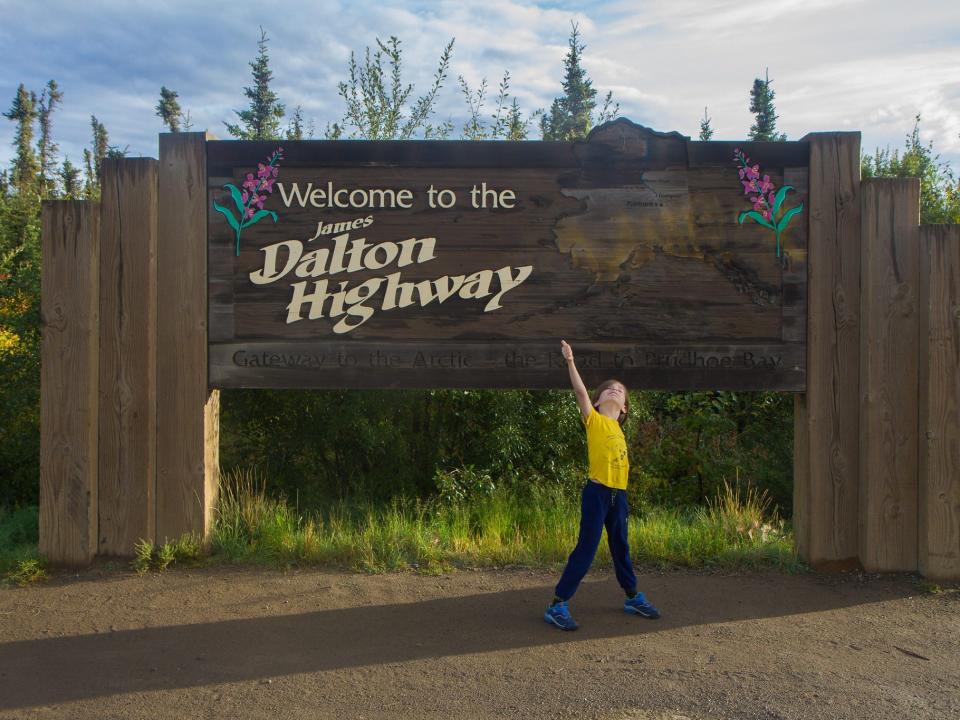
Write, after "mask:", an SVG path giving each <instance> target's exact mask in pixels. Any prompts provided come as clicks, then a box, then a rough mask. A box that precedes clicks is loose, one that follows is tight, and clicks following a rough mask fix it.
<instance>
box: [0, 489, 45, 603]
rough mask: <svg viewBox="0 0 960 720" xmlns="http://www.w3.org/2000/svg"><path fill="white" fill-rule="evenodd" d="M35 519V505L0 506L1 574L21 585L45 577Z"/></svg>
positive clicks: (36, 516) (36, 512)
mask: <svg viewBox="0 0 960 720" xmlns="http://www.w3.org/2000/svg"><path fill="white" fill-rule="evenodd" d="M38 522H39V513H38V511H37V507H36V506H35V505H33V506H28V507H23V508H17V509H14V510H10V509H5V508H2V507H0V576H3V577H4V578H6V579H7V580H9V581H10V582H13V583H16V584H17V585H20V586H25V585H30V584H31V583H35V582H39V581H41V580H44V579H46V578H47V570H46V564H45V563H44V561H43V559H42V558H41V557H40V555H39V553H38V548H37V539H38V537H39V525H38Z"/></svg>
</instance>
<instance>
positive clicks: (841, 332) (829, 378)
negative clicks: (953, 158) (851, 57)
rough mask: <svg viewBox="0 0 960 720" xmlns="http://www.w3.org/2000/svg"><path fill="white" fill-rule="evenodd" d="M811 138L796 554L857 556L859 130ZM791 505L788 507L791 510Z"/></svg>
mask: <svg viewBox="0 0 960 720" xmlns="http://www.w3.org/2000/svg"><path fill="white" fill-rule="evenodd" d="M805 139H806V140H808V141H809V143H810V191H809V198H810V205H809V211H810V216H809V245H808V251H807V252H808V256H807V268H808V270H807V273H808V279H809V281H808V285H807V298H808V300H807V343H808V344H807V385H806V398H805V399H804V400H803V401H800V402H798V403H797V405H796V413H797V417H796V422H795V424H794V426H795V432H796V437H795V440H794V447H795V451H794V452H795V453H805V454H806V457H798V456H796V455H795V460H794V467H795V478H796V473H807V474H808V476H807V477H805V478H796V479H795V483H794V513H795V523H796V525H797V527H798V528H802V529H801V531H800V532H801V536H802V537H804V538H805V540H804V541H803V542H802V544H801V546H802V547H804V549H805V554H804V555H803V557H804V559H806V560H807V561H808V562H810V563H811V564H813V565H814V566H820V567H844V566H847V565H850V564H854V563H856V558H857V552H858V537H859V535H858V524H857V523H858V512H857V505H858V489H857V484H858V476H859V470H858V465H859V432H860V423H859V409H860V402H859V372H860V360H859V354H860V322H859V313H860V307H859V305H860V302H859V297H860V133H815V134H811V135H808V136H807V137H806V138H805ZM798 512H799V513H800V514H799V515H796V513H798Z"/></svg>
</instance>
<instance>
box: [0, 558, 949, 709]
mask: <svg viewBox="0 0 960 720" xmlns="http://www.w3.org/2000/svg"><path fill="white" fill-rule="evenodd" d="M640 579H641V587H642V589H645V590H646V591H647V593H648V595H649V596H650V597H651V599H652V600H654V601H655V603H656V604H657V605H659V606H660V607H661V609H662V610H663V613H664V617H663V619H662V620H660V621H649V620H643V619H641V618H636V617H631V616H628V615H626V614H625V613H623V612H622V611H621V610H620V607H619V603H620V602H621V595H620V594H619V589H618V588H617V586H616V583H615V582H614V580H613V578H612V576H611V574H610V573H608V572H598V571H594V572H592V573H591V574H590V575H589V576H588V578H587V582H586V583H585V584H584V586H583V587H582V588H581V590H580V592H579V593H578V594H577V596H576V598H575V599H574V602H573V603H572V604H571V609H572V610H573V611H574V614H575V617H576V618H577V619H578V621H579V622H580V623H581V629H580V630H579V631H577V632H574V633H563V632H560V631H558V630H555V629H553V628H551V627H549V626H547V625H546V624H545V623H544V622H543V621H542V620H541V614H542V609H543V606H544V605H545V603H546V602H547V600H548V599H549V598H550V596H551V590H552V587H553V584H554V582H555V581H556V577H555V575H554V574H553V573H547V572H541V571H536V572H532V571H519V570H515V571H478V572H471V571H460V572H457V573H454V574H452V575H448V576H443V577H428V576H417V575H410V574H403V575H385V576H364V575H352V574H345V573H333V572H325V571H316V570H302V571H295V572H291V573H287V574H283V573H280V572H273V571H268V570H262V569H229V568H221V569H207V570H193V571H171V572H167V573H165V574H161V575H157V574H153V575H148V576H146V577H143V578H138V577H136V576H135V575H132V574H131V573H128V572H121V571H110V570H103V569H93V570H90V571H87V572H85V573H82V574H80V575H79V576H74V575H70V574H66V575H60V576H58V577H56V578H55V579H54V580H53V581H51V582H50V583H47V584H45V585H41V586H36V587H31V588H25V589H14V588H4V589H2V590H0V718H14V717H16V718H21V717H28V718H150V719H151V720H153V719H155V718H187V717H189V718H231V719H233V718H269V719H270V720H286V719H287V718H301V717H302V718H337V719H338V720H346V719H347V718H371V719H372V718H376V719H377V720H382V719H384V718H457V719H458V720H466V719H469V718H555V717H571V718H572V717H587V718H616V719H618V720H640V719H654V718H655V719H656V720H666V719H667V718H671V719H672V718H696V719H707V718H812V717H826V718H838V719H839V718H870V719H871V720H874V719H876V720H882V719H883V718H897V719H898V720H899V719H902V718H911V719H913V718H955V717H960V593H956V592H952V593H947V594H940V595H931V594H921V593H920V592H919V590H918V588H917V586H916V585H915V584H914V583H913V582H912V581H911V580H910V579H909V578H885V579H869V580H864V579H863V578H855V577H848V578H844V579H838V578H830V577H822V576H801V577H788V576H783V575H779V574H767V573H758V574H723V575H710V574H697V573H692V572H670V573H664V574H660V573H655V572H646V573H641V574H640Z"/></svg>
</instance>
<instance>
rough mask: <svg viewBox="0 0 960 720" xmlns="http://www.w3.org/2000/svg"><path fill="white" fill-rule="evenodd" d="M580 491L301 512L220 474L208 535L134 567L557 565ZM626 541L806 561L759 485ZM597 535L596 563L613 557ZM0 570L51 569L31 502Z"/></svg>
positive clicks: (664, 514) (5, 530) (660, 555)
mask: <svg viewBox="0 0 960 720" xmlns="http://www.w3.org/2000/svg"><path fill="white" fill-rule="evenodd" d="M579 521H580V510H579V498H578V497H576V495H575V494H573V493H569V492H563V491H561V490H559V489H557V488H551V487H546V488H531V489H528V490H527V491H526V493H525V494H524V496H523V497H521V496H519V495H517V494H511V493H509V492H505V491H502V490H501V491H497V492H494V493H492V494H489V495H485V496H482V497H479V498H475V499H473V500H472V501H470V502H457V503H441V502H440V501H439V500H434V501H430V502H424V501H416V500H396V501H394V502H392V503H390V504H389V505H387V506H374V505H356V504H345V503H340V504H335V505H333V506H331V507H330V508H328V509H327V510H326V511H325V512H322V513H307V514H301V513H298V512H297V510H296V509H295V508H293V507H291V506H290V504H289V503H287V502H285V501H284V500H283V499H277V498H274V497H271V496H270V495H269V494H268V492H267V489H266V483H265V481H264V480H263V479H262V478H259V477H257V475H256V474H255V473H252V472H246V471H237V472H232V473H227V474H225V475H224V476H223V477H222V479H221V488H220V499H219V502H218V506H217V511H216V515H215V518H214V523H213V529H212V532H211V535H210V538H209V542H208V543H207V545H206V546H204V545H203V544H202V543H201V540H200V538H199V537H197V536H196V535H184V536H183V537H181V538H179V539H176V540H171V541H166V542H164V543H162V544H154V543H152V542H149V541H146V540H141V541H140V542H139V543H137V546H136V550H135V557H134V558H133V560H132V561H131V563H130V566H131V567H132V568H133V569H134V570H135V571H136V572H137V573H139V574H144V573H147V572H150V571H163V570H165V569H167V568H168V567H170V566H171V565H173V564H181V565H186V566H193V565H197V564H201V563H210V562H226V563H252V564H269V565H273V566H279V567H292V566H301V565H326V566H333V567H340V568H350V569H353V570H358V571H362V572H372V573H379V572H389V571H398V570H415V571H418V572H421V573H442V572H446V571H448V570H451V569H453V568H456V567H503V566H513V567H517V566H520V567H556V566H559V565H561V564H562V563H564V562H565V561H566V559H567V556H568V554H569V553H570V551H571V550H572V549H573V545H574V543H575V542H576V538H577V531H578V527H579ZM629 534H630V538H629V539H630V547H631V550H632V554H633V557H634V561H635V562H636V563H637V564H638V565H640V566H648V567H649V566H654V567H677V566H680V567H694V568H696V567H715V568H724V569H736V568H777V569H780V570H784V571H787V572H795V571H797V570H799V569H801V568H802V567H803V565H802V563H801V562H800V561H799V560H798V558H797V555H796V552H795V550H794V544H793V536H792V533H791V531H790V528H789V526H788V525H787V524H786V523H785V522H784V521H782V520H780V519H778V518H777V516H776V513H774V512H772V511H771V508H770V505H769V502H768V500H767V499H766V497H765V496H764V495H763V494H761V493H758V492H757V491H755V490H752V489H751V490H747V491H745V492H740V491H738V490H736V489H734V488H730V487H727V488H726V489H725V491H724V492H723V493H721V494H720V495H719V496H718V497H717V498H716V499H715V500H714V501H713V502H712V503H710V504H709V505H708V506H707V507H703V508H698V509H693V510H673V509H666V508H654V509H651V510H649V511H647V512H646V513H644V514H643V515H642V516H641V517H631V519H630V530H629ZM610 564H611V562H610V553H609V550H608V549H607V546H606V543H605V542H601V545H600V549H599V551H598V553H597V558H596V560H595V563H594V565H595V566H599V567H609V566H610ZM0 573H2V574H3V576H4V577H6V578H7V579H8V580H9V581H11V582H15V583H18V584H21V585H25V584H30V583H32V582H37V581H39V580H42V579H44V578H45V577H46V567H45V564H44V562H43V559H42V558H40V557H39V555H38V553H37V509H36V507H31V508H24V509H21V510H15V511H10V510H3V509H0Z"/></svg>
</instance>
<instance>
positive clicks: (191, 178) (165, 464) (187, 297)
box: [156, 133, 219, 542]
mask: <svg viewBox="0 0 960 720" xmlns="http://www.w3.org/2000/svg"><path fill="white" fill-rule="evenodd" d="M206 140H207V137H206V135H205V134H204V133H177V134H163V135H161V136H160V165H159V198H160V208H161V211H160V216H159V223H158V228H159V229H158V240H157V298H158V307H157V388H158V392H157V521H156V527H157V540H158V541H159V542H162V541H163V540H164V539H167V538H176V537H179V536H180V535H181V534H182V533H185V532H197V533H200V534H202V535H205V534H206V533H207V532H208V531H209V528H210V522H211V515H212V509H213V504H214V502H215V500H216V487H217V486H216V475H217V470H218V463H219V460H218V453H219V434H218V427H219V425H218V417H217V416H218V408H219V396H218V394H217V391H212V392H211V391H209V390H208V389H207V244H206V237H205V232H206V227H207V193H206Z"/></svg>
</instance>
